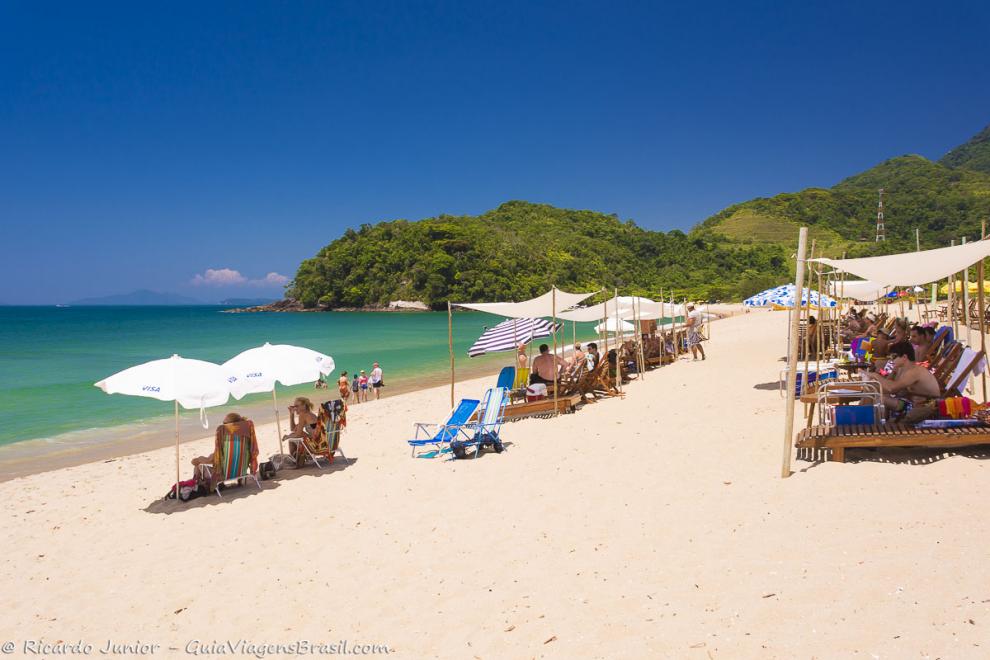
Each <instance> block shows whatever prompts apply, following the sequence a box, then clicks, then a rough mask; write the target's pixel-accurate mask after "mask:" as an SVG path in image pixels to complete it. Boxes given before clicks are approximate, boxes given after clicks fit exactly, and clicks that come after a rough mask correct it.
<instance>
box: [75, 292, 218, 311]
mask: <svg viewBox="0 0 990 660" xmlns="http://www.w3.org/2000/svg"><path fill="white" fill-rule="evenodd" d="M68 304H69V305H75V306H79V307H86V306H98V305H206V304H209V303H204V302H203V301H202V300H196V299H195V298H190V297H188V296H180V295H179V294H177V293H162V292H159V291H150V290H148V289H138V290H137V291H131V292H130V293H120V294H116V295H112V296H99V297H95V298H81V299H79V300H73V301H71V302H70V303H68Z"/></svg>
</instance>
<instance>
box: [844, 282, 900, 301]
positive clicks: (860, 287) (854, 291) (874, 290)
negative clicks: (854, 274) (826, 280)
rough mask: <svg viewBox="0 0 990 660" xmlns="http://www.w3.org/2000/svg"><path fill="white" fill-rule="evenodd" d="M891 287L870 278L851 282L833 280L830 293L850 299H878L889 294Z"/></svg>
mask: <svg viewBox="0 0 990 660" xmlns="http://www.w3.org/2000/svg"><path fill="white" fill-rule="evenodd" d="M888 291H890V287H889V286H887V285H886V284H878V283H877V282H871V281H869V280H853V281H851V282H832V283H831V290H830V293H831V294H832V297H834V298H848V299H850V300H878V299H880V298H883V297H884V296H885V295H887V292H888Z"/></svg>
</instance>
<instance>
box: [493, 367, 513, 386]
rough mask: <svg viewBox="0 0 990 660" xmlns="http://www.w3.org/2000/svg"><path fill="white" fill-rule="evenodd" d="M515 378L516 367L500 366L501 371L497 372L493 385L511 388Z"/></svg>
mask: <svg viewBox="0 0 990 660" xmlns="http://www.w3.org/2000/svg"><path fill="white" fill-rule="evenodd" d="M515 380H516V368H515V367H502V371H500V372H498V380H497V381H496V382H495V387H504V388H505V389H507V390H511V389H512V384H513V383H514V382H515Z"/></svg>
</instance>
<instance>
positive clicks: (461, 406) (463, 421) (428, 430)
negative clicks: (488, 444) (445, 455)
mask: <svg viewBox="0 0 990 660" xmlns="http://www.w3.org/2000/svg"><path fill="white" fill-rule="evenodd" d="M480 403H481V402H480V401H478V400H477V399H461V402H460V403H458V404H457V405H456V406H455V407H454V409H453V410H451V411H450V414H449V415H448V416H447V421H445V422H442V423H440V424H427V423H424V422H416V424H415V427H416V435H415V437H414V438H413V439H412V440H407V442H408V443H409V446H410V447H412V455H413V457H415V456H416V448H417V447H426V446H430V445H432V446H433V447H435V448H436V449H435V452H434V453H433V454H432V455H431V456H430V457H431V458H432V457H433V456H437V455H439V454H440V452H441V451H443V446H444V445H445V444H447V445H449V444H450V443H451V442H452V441H453V440H455V439H456V438H457V436H458V435H463V436H464V437H468V436H467V431H466V430H465V427H466V425H467V422H468V420H469V419H471V415H473V414H474V411H475V410H477V409H478V404H480ZM423 457H424V458H425V457H426V455H425V454H424V455H423Z"/></svg>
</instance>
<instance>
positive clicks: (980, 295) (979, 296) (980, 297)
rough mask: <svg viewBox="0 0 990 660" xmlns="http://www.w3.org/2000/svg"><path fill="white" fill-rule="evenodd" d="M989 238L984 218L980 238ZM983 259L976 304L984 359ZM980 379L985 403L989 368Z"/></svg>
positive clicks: (977, 275) (978, 269)
mask: <svg viewBox="0 0 990 660" xmlns="http://www.w3.org/2000/svg"><path fill="white" fill-rule="evenodd" d="M986 238H987V221H986V220H984V221H983V222H982V223H981V227H980V240H986ZM983 278H984V272H983V259H980V263H979V264H977V266H976V281H977V282H978V284H977V286H978V287H980V288H979V290H978V291H979V293H977V294H976V295H977V298H976V304H977V306H978V308H979V310H978V311H979V313H980V350H981V351H983V355H984V359H986V357H985V356H986V354H987V328H986V318H987V308H986V302H985V301H984V299H983V295H984V294H983ZM980 381H981V382H982V383H983V403H986V402H987V370H986V369H984V370H983V373H981V374H980Z"/></svg>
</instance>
